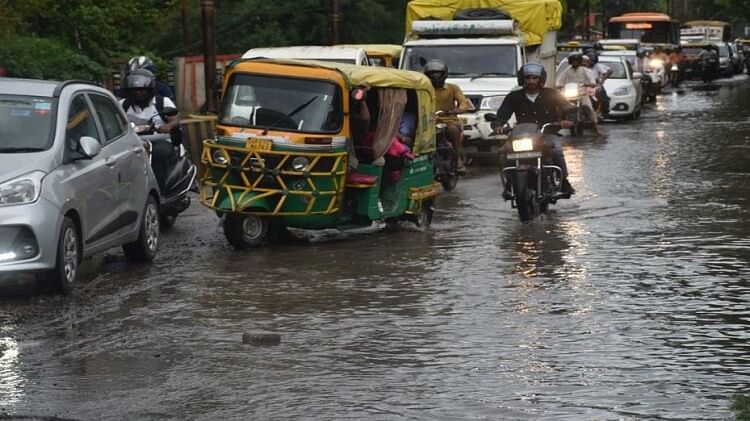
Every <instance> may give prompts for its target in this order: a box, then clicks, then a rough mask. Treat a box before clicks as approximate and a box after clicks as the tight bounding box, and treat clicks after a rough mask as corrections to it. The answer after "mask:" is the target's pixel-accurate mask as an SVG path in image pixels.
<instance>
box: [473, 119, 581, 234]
mask: <svg viewBox="0 0 750 421" xmlns="http://www.w3.org/2000/svg"><path fill="white" fill-rule="evenodd" d="M484 117H485V120H487V121H496V119H497V117H496V115H495V114H485V116H484ZM558 130H560V125H559V124H552V123H548V124H545V125H543V126H542V128H541V129H539V128H538V127H537V125H536V124H534V123H522V124H518V125H516V126H515V127H514V128H513V130H512V132H511V135H510V136H509V137H508V143H507V147H508V149H509V150H508V151H507V153H506V154H505V156H504V164H503V168H502V182H503V185H505V186H510V191H509V193H510V195H509V196H507V197H506V200H510V201H511V207H512V208H514V209H516V210H517V211H518V218H519V219H520V220H521V222H523V223H529V222H531V221H532V220H534V218H536V217H537V216H539V215H540V214H542V213H546V212H547V210H548V209H549V205H551V204H555V203H557V200H558V199H567V198H570V194H569V193H562V191H561V188H562V169H561V168H560V167H558V166H556V165H552V161H551V159H550V158H549V157H548V156H546V155H545V154H544V153H543V152H544V151H545V149H547V148H548V146H546V145H545V143H544V135H545V134H557V131H558Z"/></svg>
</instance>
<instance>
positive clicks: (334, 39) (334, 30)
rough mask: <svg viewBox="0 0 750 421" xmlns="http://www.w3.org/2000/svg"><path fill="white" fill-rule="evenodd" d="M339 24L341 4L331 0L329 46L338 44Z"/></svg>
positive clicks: (336, 0)
mask: <svg viewBox="0 0 750 421" xmlns="http://www.w3.org/2000/svg"><path fill="white" fill-rule="evenodd" d="M340 22H341V3H339V0H331V45H336V44H338V43H339V23H340Z"/></svg>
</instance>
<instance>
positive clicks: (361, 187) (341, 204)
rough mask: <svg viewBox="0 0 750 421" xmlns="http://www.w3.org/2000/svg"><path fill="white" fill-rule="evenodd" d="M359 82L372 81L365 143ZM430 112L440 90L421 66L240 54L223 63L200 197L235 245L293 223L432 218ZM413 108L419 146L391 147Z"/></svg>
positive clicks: (339, 224)
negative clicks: (357, 109)
mask: <svg viewBox="0 0 750 421" xmlns="http://www.w3.org/2000/svg"><path fill="white" fill-rule="evenodd" d="M363 85H365V86H369V87H370V88H369V90H368V91H366V98H365V99H364V100H365V101H367V103H368V105H369V109H370V114H371V121H372V125H371V126H370V127H369V132H368V133H369V134H370V137H369V140H370V141H371V143H370V144H369V145H370V148H369V149H367V148H365V147H363V146H362V145H359V144H358V142H359V140H358V139H353V126H354V124H353V123H354V122H353V118H354V117H353V116H354V114H356V113H354V112H353V111H354V110H353V109H352V107H353V104H354V103H355V101H357V100H358V99H361V98H356V95H355V94H357V95H361V94H362V92H363V91H362V90H361V89H360V87H361V86H363ZM434 115H435V93H434V90H433V88H432V85H431V84H430V81H429V80H428V79H427V78H426V77H425V76H424V75H423V74H421V73H416V72H409V71H401V70H395V69H387V68H382V67H367V66H352V65H346V64H339V63H329V62H312V61H306V62H305V61H278V60H270V59H247V60H239V61H236V62H234V63H232V64H230V65H229V66H228V67H227V69H226V72H225V78H224V86H223V97H222V104H221V111H220V114H219V117H218V120H217V122H216V137H215V138H214V139H208V140H205V141H204V142H203V152H202V163H203V165H204V167H205V174H204V176H203V178H202V180H201V203H203V204H204V205H205V206H208V207H209V208H211V209H213V210H215V211H216V212H217V213H218V214H219V215H220V216H221V217H222V218H223V220H224V222H223V224H224V233H225V235H226V238H227V240H228V241H229V243H230V244H232V245H233V246H234V247H235V248H238V249H245V248H249V247H254V246H258V245H260V244H263V243H264V242H265V240H266V239H267V238H269V237H270V236H273V235H274V234H275V233H277V232H279V230H284V229H285V228H286V227H294V228H302V229H326V228H338V229H342V230H346V229H352V228H361V227H364V226H369V225H371V224H372V223H373V221H385V222H393V221H398V220H401V219H406V220H411V221H413V222H415V223H417V224H418V225H427V224H429V222H430V219H431V217H432V205H433V201H434V199H435V197H436V196H437V195H438V194H439V193H440V191H441V188H440V185H439V184H438V183H436V182H435V181H434V180H433V172H434V169H433V159H432V155H433V153H434V151H435V120H434V118H435V117H434ZM406 116H410V117H411V120H412V121H413V123H414V124H413V128H414V131H413V142H412V143H411V144H410V145H407V146H410V147H411V151H410V153H406V154H400V155H398V156H393V150H394V146H400V148H396V149H401V150H402V152H403V144H401V142H398V143H399V144H400V145H396V142H397V140H396V139H398V138H397V137H396V133H397V131H398V130H399V126H400V125H401V120H402V119H406ZM358 127H359V126H358ZM358 133H359V131H358ZM405 142H406V140H405ZM365 152H366V153H365Z"/></svg>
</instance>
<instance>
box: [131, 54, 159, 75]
mask: <svg viewBox="0 0 750 421" xmlns="http://www.w3.org/2000/svg"><path fill="white" fill-rule="evenodd" d="M138 69H146V70H148V71H149V72H151V73H156V65H154V61H153V60H151V59H150V58H148V57H146V56H138V57H133V58H131V59H130V60H128V72H129V73H131V72H134V71H136V70H138Z"/></svg>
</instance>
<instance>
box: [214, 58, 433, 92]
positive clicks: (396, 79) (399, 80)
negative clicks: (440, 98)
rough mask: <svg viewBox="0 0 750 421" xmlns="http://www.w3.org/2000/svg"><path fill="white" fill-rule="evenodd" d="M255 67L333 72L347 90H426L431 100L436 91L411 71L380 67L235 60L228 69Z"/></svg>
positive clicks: (421, 74)
mask: <svg viewBox="0 0 750 421" xmlns="http://www.w3.org/2000/svg"><path fill="white" fill-rule="evenodd" d="M254 64H263V65H267V66H271V68H269V71H272V70H273V67H276V66H278V67H277V69H279V67H290V66H295V67H300V68H303V69H306V71H307V72H310V71H312V72H314V71H315V70H316V69H318V70H320V71H333V72H336V73H337V74H339V75H340V76H341V77H342V79H343V80H344V81H345V82H346V83H347V84H348V85H349V86H350V87H354V86H358V85H361V84H363V83H365V82H367V83H369V84H370V85H371V86H373V87H378V88H404V89H419V90H425V91H428V92H430V96H431V97H433V98H434V97H435V93H434V91H435V90H434V89H433V87H432V83H431V82H430V79H428V78H427V76H425V75H424V74H423V73H420V72H414V71H411V70H398V69H391V68H388V67H380V66H355V65H352V64H345V63H336V62H328V61H315V60H277V59H266V58H257V59H241V60H236V61H234V62H232V63H230V65H229V66H228V67H229V68H235V67H236V68H237V69H239V70H249V71H256V70H257V69H253V70H250V69H245V67H255V66H253V65H254ZM279 70H280V69H279Z"/></svg>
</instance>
